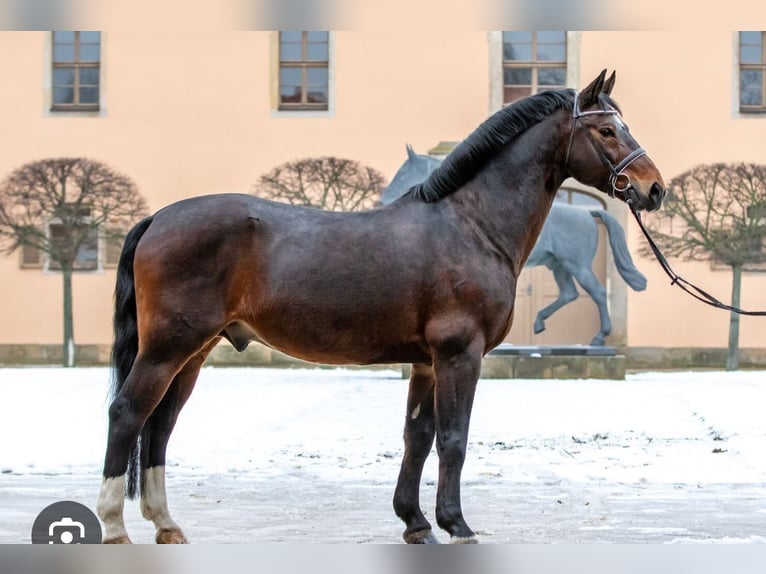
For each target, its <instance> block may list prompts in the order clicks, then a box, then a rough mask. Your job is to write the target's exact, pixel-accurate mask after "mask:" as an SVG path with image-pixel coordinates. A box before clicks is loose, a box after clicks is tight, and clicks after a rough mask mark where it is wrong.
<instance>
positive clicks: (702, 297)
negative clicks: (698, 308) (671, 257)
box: [628, 201, 766, 317]
mask: <svg viewBox="0 0 766 574" xmlns="http://www.w3.org/2000/svg"><path fill="white" fill-rule="evenodd" d="M628 207H630V212H631V213H632V214H633V217H634V218H635V219H636V222H638V226H639V227H640V228H641V232H642V233H643V234H644V237H646V241H647V242H648V243H649V247H650V248H651V249H652V253H654V256H655V257H656V258H657V261H658V263H659V264H660V267H662V270H663V271H664V272H665V274H666V275H667V276H668V277H670V279H671V283H670V284H671V285H678V286H679V287H680V288H681V289H683V290H684V291H686V292H687V293H688V294H689V295H691V296H692V297H694V298H695V299H697V300H698V301H702V302H703V303H705V304H706V305H710V306H711V307H717V308H718V309H724V310H726V311H731V312H732V313H737V314H738V315H751V316H760V317H762V316H766V311H745V310H743V309H740V308H739V307H732V306H731V305H727V304H726V303H723V302H722V301H720V300H718V299H717V298H715V297H713V295H711V294H710V293H708V292H707V291H705V290H703V289H700V288H699V287H697V286H696V285H695V284H694V283H690V282H689V281H687V280H686V279H684V278H683V277H681V276H680V275H678V273H676V272H675V271H673V269H672V268H671V267H670V264H669V263H668V260H667V259H665V256H664V255H663V254H662V252H661V251H660V248H659V247H657V244H656V243H655V242H654V240H653V239H652V238H651V236H650V235H649V232H648V231H647V230H646V227H644V223H643V221H641V214H640V213H638V211H636V209H635V208H634V207H633V202H632V201H628Z"/></svg>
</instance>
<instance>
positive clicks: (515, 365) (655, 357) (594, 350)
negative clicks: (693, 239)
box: [0, 343, 766, 378]
mask: <svg viewBox="0 0 766 574" xmlns="http://www.w3.org/2000/svg"><path fill="white" fill-rule="evenodd" d="M566 348H567V347H550V348H548V349H558V350H559V351H556V352H563V351H562V349H566ZM570 348H573V349H575V351H577V352H574V351H573V352H570V353H567V354H564V355H561V354H558V355H557V354H554V352H553V351H545V352H546V354H545V355H543V353H542V352H539V353H536V352H535V351H532V349H533V348H532V347H510V346H509V347H504V346H503V347H499V348H498V349H497V350H496V351H493V352H492V353H491V354H490V355H489V356H488V357H487V359H491V360H487V359H485V365H484V366H483V369H484V372H486V373H487V376H492V375H491V373H514V375H513V376H515V377H522V376H523V377H528V376H532V375H530V374H529V373H531V372H535V371H542V372H543V373H544V374H549V376H556V377H561V378H572V377H575V376H576V377H580V376H588V377H594V378H596V377H598V376H599V375H598V373H599V372H600V371H601V370H606V371H607V372H608V370H609V369H615V368H616V369H618V371H617V375H618V378H621V377H619V369H621V368H624V369H628V370H642V371H646V370H663V369H723V368H724V367H725V365H726V349H724V348H679V347H625V348H618V349H616V350H614V348H612V347H590V346H587V345H574V346H571V347H570ZM537 349H538V350H539V349H544V348H542V347H538V348H537ZM598 349H602V350H603V349H607V351H598ZM609 349H611V351H609ZM599 353H606V354H607V356H606V357H592V356H591V355H593V354H596V355H598V354H599ZM610 353H611V357H612V358H614V359H615V360H616V362H617V363H619V362H620V361H621V360H622V361H623V364H624V367H620V366H619V364H618V365H616V366H609V365H608V361H606V364H605V365H604V366H603V368H602V367H597V366H595V364H594V365H593V366H586V364H584V363H583V361H582V359H584V358H588V357H590V358H609V357H610ZM109 354H110V345H103V344H101V345H77V346H76V348H75V357H76V363H77V365H78V366H96V365H100V366H103V365H108V364H109ZM537 354H539V355H540V357H537V356H536V355H537ZM497 355H499V356H501V357H503V358H507V359H509V361H508V362H507V364H503V362H502V361H498V360H497V358H496V356H497ZM569 355H575V356H576V355H584V356H583V357H580V359H581V360H580V361H579V362H578V361H574V360H572V361H569V359H567V361H564V360H563V359H562V357H569ZM541 358H544V359H545V361H543V362H540V359H541ZM510 359H512V360H510ZM554 359H555V360H554ZM546 361H547V362H546ZM567 362H568V364H566V363H567ZM61 363H62V349H61V345H38V344H4V345H3V344H0V366H31V365H60V364H61ZM206 364H208V365H214V366H221V367H228V366H240V367H280V368H286V367H294V368H302V367H306V368H322V367H324V368H329V367H331V366H330V365H317V364H314V363H307V362H305V361H300V360H298V359H294V358H292V357H289V356H287V355H285V354H283V353H279V352H277V351H272V350H271V349H269V348H267V347H265V346H263V345H258V344H252V345H250V346H249V347H248V349H247V350H246V351H245V352H244V353H237V352H236V351H235V350H234V348H233V347H231V346H230V345H228V344H225V343H224V344H221V345H219V346H218V347H216V348H215V349H214V350H213V352H212V353H211V355H210V357H209V358H208V361H207V363H206ZM543 365H546V366H545V367H542V366H543ZM349 368H358V367H354V366H350V367H349ZM361 368H364V369H376V368H380V369H398V368H399V365H371V366H365V367H361ZM740 368H743V369H766V348H743V349H740ZM577 373H586V374H583V375H580V374H577ZM568 374H571V376H568Z"/></svg>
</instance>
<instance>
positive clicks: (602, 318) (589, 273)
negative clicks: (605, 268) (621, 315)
mask: <svg viewBox="0 0 766 574" xmlns="http://www.w3.org/2000/svg"><path fill="white" fill-rule="evenodd" d="M575 277H576V279H577V282H578V283H579V284H580V285H582V288H583V289H585V291H586V292H587V293H588V295H590V298H591V299H592V300H593V302H594V303H595V304H596V307H598V317H599V322H600V329H599V332H598V333H596V336H595V337H593V340H592V341H591V342H590V344H591V345H598V346H600V345H604V344H605V342H606V341H605V340H604V337H606V336H607V335H609V333H611V332H612V320H611V319H610V317H609V308H608V307H607V304H606V289H605V288H604V286H603V285H602V284H601V282H600V281H599V280H598V277H596V275H595V274H594V273H593V270H592V269H582V270H580V272H579V273H577V275H576V276H575Z"/></svg>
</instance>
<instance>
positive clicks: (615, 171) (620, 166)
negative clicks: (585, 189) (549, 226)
mask: <svg viewBox="0 0 766 574" xmlns="http://www.w3.org/2000/svg"><path fill="white" fill-rule="evenodd" d="M606 114H617V115H619V112H618V111H617V110H615V109H611V110H607V109H601V110H592V111H589V112H583V111H581V110H580V104H579V101H578V98H577V92H575V95H574V105H573V106H572V129H571V130H570V131H569V145H568V146H567V155H566V160H565V161H564V166H565V167H567V166H568V165H569V152H571V151H572V140H573V139H574V133H575V128H576V127H577V122H578V120H580V118H583V117H585V116H596V115H606ZM585 133H586V134H587V135H588V139H589V140H590V143H591V145H592V146H593V149H594V150H596V153H597V154H598V156H599V157H600V158H601V161H602V162H603V163H604V165H606V167H608V168H609V171H610V172H611V173H612V175H610V176H609V185H611V186H612V190H611V191H610V192H609V196H610V197H617V194H618V193H619V194H620V196H621V197H622V199H623V200H625V202H626V203H628V204H629V205H630V204H632V203H634V202H636V201H637V199H638V198H637V196H636V192H635V189H634V188H633V182H631V181H630V176H629V175H628V174H627V173H625V170H626V169H628V167H629V166H630V165H631V164H632V163H633V162H634V161H636V160H637V159H638V158H640V157H641V156H643V155H646V150H644V148H642V147H637V148H636V149H634V150H633V151H632V152H630V153H629V154H628V155H627V156H625V157H624V158H623V159H622V160H621V161H620V162H619V163H617V165H614V164H613V163H612V161H611V160H610V159H609V158H608V157H607V155H606V153H604V149H603V148H602V147H601V146H600V145H598V142H596V140H595V138H594V137H593V135H592V134H591V133H590V130H587V129H586V130H585Z"/></svg>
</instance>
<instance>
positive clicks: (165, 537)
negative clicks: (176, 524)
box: [155, 528, 189, 544]
mask: <svg viewBox="0 0 766 574" xmlns="http://www.w3.org/2000/svg"><path fill="white" fill-rule="evenodd" d="M155 540H156V541H157V544H188V543H189V541H188V540H186V536H184V533H183V532H181V529H179V528H173V529H165V528H163V529H162V530H158V531H157V537H156V538H155Z"/></svg>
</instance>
